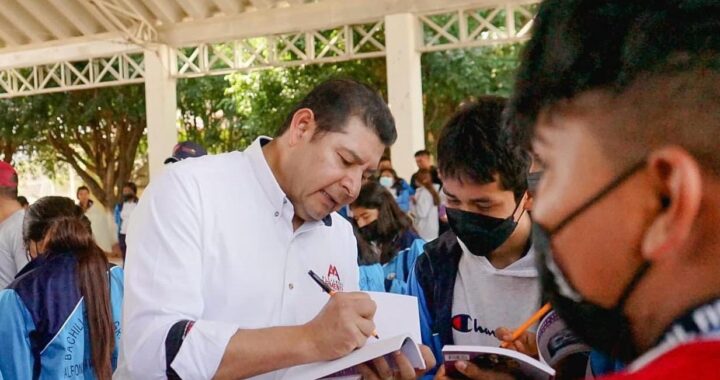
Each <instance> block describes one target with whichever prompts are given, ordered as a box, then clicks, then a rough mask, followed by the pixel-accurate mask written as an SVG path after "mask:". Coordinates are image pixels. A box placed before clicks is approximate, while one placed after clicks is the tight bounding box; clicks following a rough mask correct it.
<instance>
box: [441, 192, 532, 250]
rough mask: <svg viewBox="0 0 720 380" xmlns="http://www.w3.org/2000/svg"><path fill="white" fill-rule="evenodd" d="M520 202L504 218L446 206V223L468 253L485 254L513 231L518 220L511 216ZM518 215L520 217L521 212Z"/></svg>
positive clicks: (499, 244) (498, 245) (501, 242)
mask: <svg viewBox="0 0 720 380" xmlns="http://www.w3.org/2000/svg"><path fill="white" fill-rule="evenodd" d="M520 203H521V202H518V203H517V204H516V205H515V210H513V212H512V214H510V216H508V217H507V218H505V219H501V218H495V217H492V216H489V215H483V214H477V213H474V212H468V211H462V210H459V209H454V208H448V209H447V217H448V224H450V229H452V231H453V233H455V235H456V236H457V237H458V238H459V239H460V241H462V242H463V244H465V246H466V247H467V249H468V250H469V251H470V253H472V254H473V255H475V256H487V255H489V254H490V253H491V252H492V251H494V250H496V249H497V248H498V247H500V246H501V245H502V244H503V243H505V241H507V239H508V238H510V235H512V233H513V232H514V231H515V228H516V227H517V225H518V222H516V221H515V220H514V219H513V216H514V215H515V212H517V208H518V207H520ZM523 212H524V211H523ZM520 216H521V217H522V214H521V215H520ZM518 220H519V219H518Z"/></svg>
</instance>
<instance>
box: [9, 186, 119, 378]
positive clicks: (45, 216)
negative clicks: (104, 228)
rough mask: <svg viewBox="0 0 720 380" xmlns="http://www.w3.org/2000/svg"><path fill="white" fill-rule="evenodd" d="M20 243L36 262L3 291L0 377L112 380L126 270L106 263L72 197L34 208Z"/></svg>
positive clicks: (50, 199) (47, 199)
mask: <svg viewBox="0 0 720 380" xmlns="http://www.w3.org/2000/svg"><path fill="white" fill-rule="evenodd" d="M23 239H24V241H25V246H26V248H27V249H28V253H29V255H30V257H31V258H32V261H30V263H29V264H28V265H27V266H26V267H25V268H23V270H22V271H21V272H20V273H19V274H18V276H17V277H16V278H15V280H14V281H13V282H12V283H11V284H10V285H9V286H8V287H7V288H6V289H5V290H2V291H0V342H2V344H0V357H1V358H2V360H0V378H4V379H61V378H62V379H99V380H110V379H111V378H112V372H113V370H114V368H115V366H116V363H117V346H118V343H119V337H120V329H119V326H120V313H121V305H122V299H123V273H122V269H121V268H119V267H116V266H114V265H111V264H110V263H109V262H108V260H107V258H106V256H105V253H104V252H103V251H102V250H101V249H100V248H99V247H98V246H97V245H96V244H95V241H94V240H93V238H92V231H91V228H90V222H89V220H88V219H87V217H85V215H84V214H83V210H82V209H81V208H80V207H79V206H77V205H76V204H75V203H74V202H73V201H72V200H71V199H70V198H65V197H44V198H41V199H40V200H38V201H37V202H35V203H33V204H32V206H30V208H29V209H28V211H27V213H26V214H25V220H24V223H23Z"/></svg>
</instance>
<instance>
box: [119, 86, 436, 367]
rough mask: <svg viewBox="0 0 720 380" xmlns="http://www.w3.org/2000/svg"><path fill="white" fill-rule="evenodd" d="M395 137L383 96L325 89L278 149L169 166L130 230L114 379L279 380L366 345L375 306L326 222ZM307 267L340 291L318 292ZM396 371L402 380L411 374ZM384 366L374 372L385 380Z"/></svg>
mask: <svg viewBox="0 0 720 380" xmlns="http://www.w3.org/2000/svg"><path fill="white" fill-rule="evenodd" d="M395 139H396V131H395V126H394V122H393V119H392V116H391V115H390V111H389V110H388V108H387V105H386V104H385V103H384V102H383V101H382V99H381V98H380V97H379V96H378V95H377V93H375V92H374V91H372V90H371V89H369V88H368V87H366V86H364V85H361V84H359V83H356V82H353V81H348V80H333V81H329V82H325V83H323V84H321V85H319V86H318V87H317V88H315V89H314V90H313V91H312V92H311V93H310V94H309V95H308V96H307V97H306V98H305V99H303V100H302V101H301V102H300V104H299V105H298V106H297V107H296V108H295V110H294V111H293V112H292V113H291V114H290V116H289V117H288V118H287V120H286V122H285V123H284V125H283V126H282V128H281V130H280V131H279V133H278V137H277V138H276V139H275V140H271V139H268V138H259V139H257V140H256V141H255V142H254V143H253V144H252V145H251V146H250V147H249V148H248V149H247V150H246V151H244V152H232V153H226V154H219V155H215V156H205V157H201V158H196V159H193V160H185V161H182V162H179V163H176V164H174V165H172V166H170V167H168V168H167V171H166V172H165V173H164V174H163V175H161V176H160V177H159V178H157V179H154V180H153V182H152V183H151V184H150V186H149V187H148V188H147V190H146V191H145V193H144V194H143V199H142V200H141V201H140V203H139V204H138V206H137V208H136V209H135V212H134V214H133V217H132V223H131V224H130V230H129V231H128V252H129V254H128V260H127V263H126V276H125V305H124V310H123V312H124V315H123V327H122V331H123V337H122V342H123V343H122V347H121V354H120V369H119V373H118V376H119V377H122V378H142V379H159V378H166V377H167V378H171V379H177V378H182V379H209V378H216V379H225V378H246V377H252V376H257V378H261V379H280V378H282V376H283V375H284V372H285V371H283V369H285V368H288V367H292V366H295V365H300V364H305V363H310V362H315V361H322V360H331V359H335V358H338V357H340V356H343V355H346V354H348V353H350V352H351V351H352V350H354V349H355V348H357V347H359V346H361V345H362V344H364V342H365V341H366V339H367V337H369V336H371V335H372V333H373V330H374V324H373V321H372V318H373V315H374V312H375V305H374V303H373V302H372V300H370V298H369V297H368V296H367V295H365V294H362V293H356V292H355V291H356V290H358V286H359V281H358V268H357V248H356V242H355V238H354V236H353V232H352V228H351V227H350V225H349V223H347V222H346V221H345V220H344V219H343V218H342V217H340V216H339V215H337V214H336V213H334V211H336V210H338V209H339V208H340V207H341V206H342V205H344V204H347V203H349V202H351V201H352V200H353V199H355V198H356V197H357V195H358V192H359V188H360V182H361V177H362V175H363V173H364V172H366V171H368V170H371V169H374V168H375V167H377V164H378V160H379V159H380V156H381V155H382V153H383V151H384V150H385V148H386V147H387V146H389V145H391V144H392V143H393V142H394V141H395ZM310 270H312V271H314V272H316V273H318V274H319V275H321V276H322V277H323V279H324V280H325V282H326V283H328V284H329V285H330V286H332V287H333V288H334V289H335V290H336V291H338V293H337V294H335V295H334V296H332V297H330V296H328V295H327V294H326V293H324V292H322V291H321V289H320V288H319V287H318V285H317V284H316V283H314V282H313V281H312V279H311V278H310V277H309V276H308V271H310ZM323 305H324V306H323ZM426 353H427V352H426ZM429 360H430V361H432V359H431V356H430V357H429ZM396 361H397V363H398V365H399V367H400V372H401V373H399V375H400V377H402V378H410V377H415V375H416V373H415V371H414V370H413V368H412V367H411V366H410V365H409V363H408V362H407V360H405V358H404V357H399V358H398V359H397V360H396ZM383 363H384V362H382V363H381V362H378V363H375V364H376V365H375V372H377V375H380V376H382V377H387V376H389V375H392V373H391V372H390V371H389V369H388V366H387V363H384V364H385V365H383ZM363 370H364V371H368V370H369V366H367V367H363ZM367 375H368V378H373V376H376V374H375V373H370V372H368V373H367Z"/></svg>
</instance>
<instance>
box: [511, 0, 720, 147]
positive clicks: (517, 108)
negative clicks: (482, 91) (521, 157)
mask: <svg viewBox="0 0 720 380" xmlns="http://www.w3.org/2000/svg"><path fill="white" fill-rule="evenodd" d="M719 52H720V2H718V1H717V0H633V1H626V0H605V1H598V0H546V1H544V2H543V3H542V5H540V7H539V10H538V14H537V17H536V18H535V21H534V26H533V32H532V38H531V40H530V41H529V42H528V44H527V45H526V47H525V50H524V52H523V57H522V62H521V65H520V68H519V71H518V74H517V81H516V84H515V89H514V95H513V97H512V99H511V101H510V104H509V107H508V113H507V122H508V125H509V126H510V127H511V128H512V129H513V131H514V137H515V138H516V139H517V140H518V141H519V142H520V143H522V144H527V143H528V142H529V141H530V139H531V137H532V133H533V132H532V131H533V127H534V125H535V123H536V120H537V118H538V115H539V113H540V112H541V111H542V110H544V109H551V110H552V106H553V105H556V104H558V103H559V102H561V101H563V100H566V99H570V98H573V97H574V96H576V95H578V94H580V93H582V92H585V91H588V90H592V89H606V90H610V91H612V92H613V93H614V94H616V95H619V94H622V93H623V92H625V91H626V90H628V89H630V88H633V87H634V86H636V85H637V84H638V83H648V80H649V79H654V80H656V81H655V82H651V83H650V84H648V85H649V86H655V87H654V88H658V87H659V86H658V84H659V83H663V82H668V81H667V80H664V78H666V77H667V78H673V77H674V78H678V76H679V79H680V80H679V81H678V83H677V85H675V86H674V87H673V86H668V88H666V89H665V90H667V91H665V94H664V96H666V97H668V98H669V99H673V100H670V101H668V102H670V103H675V105H676V106H674V107H669V108H670V109H666V110H664V112H666V113H667V112H674V111H675V110H677V109H679V108H682V107H684V106H685V104H690V105H691V107H698V106H699V105H700V103H701V101H704V102H706V103H710V102H712V101H711V100H709V99H715V100H714V106H711V107H710V111H711V112H712V113H713V117H708V118H707V120H708V122H709V123H711V124H709V125H711V127H710V128H714V131H715V132H707V130H705V132H704V133H705V138H704V140H705V142H704V143H705V144H709V142H707V140H708V137H710V136H715V140H714V141H713V142H712V144H716V143H717V139H716V138H717V136H718V132H717V131H718V129H717V128H718V123H720V121H718V118H717V117H715V116H717V115H718V111H717V109H718V108H719V107H720V102H718V101H717V99H718V95H719V94H720V90H718V86H719V85H720V83H717V82H715V83H712V82H711V83H710V84H709V85H708V84H707V82H708V81H717V78H718V74H720V73H719V69H720V54H719ZM711 73H712V79H711V77H710V75H709V74H711ZM683 74H685V75H686V76H685V77H683V76H682V75H683ZM688 74H689V75H688ZM703 76H704V77H705V80H704V81H702V80H699V78H701V77H703ZM693 78H694V79H695V81H693ZM658 79H659V80H658ZM656 104H657V102H656ZM680 104H682V106H680ZM708 105H709V104H705V105H704V106H705V107H706V108H707V106H708ZM639 112H642V111H639ZM690 113H691V114H692V113H694V111H691V112H690ZM712 119H714V120H715V121H714V122H713V121H712ZM650 122H651V124H652V126H650V125H648V124H645V123H643V122H642V121H641V122H640V123H636V124H638V127H639V128H637V129H645V131H644V132H643V131H640V132H635V131H634V132H633V133H636V134H637V133H645V134H648V135H649V136H652V135H655V136H656V138H657V139H658V140H657V143H667V142H668V141H674V142H675V143H680V144H683V142H684V141H687V143H686V144H684V145H685V146H686V148H688V149H689V150H691V151H692V150H693V148H692V147H691V146H693V145H695V146H697V147H698V148H697V149H696V152H697V151H698V150H702V152H701V153H700V154H698V155H697V156H702V155H704V154H706V151H709V150H710V148H711V147H710V146H709V145H708V146H705V145H703V144H702V142H700V140H701V139H699V138H697V137H696V139H697V140H696V141H692V140H690V139H689V138H688V137H687V136H683V135H682V131H683V130H685V133H686V135H689V131H687V128H695V130H694V131H696V132H695V135H696V136H697V135H698V134H700V133H702V132H701V131H702V128H700V127H698V126H697V125H693V123H685V124H684V125H682V124H681V125H669V124H672V123H667V122H665V124H666V126H665V128H667V130H666V131H660V130H658V129H657V128H659V125H660V124H662V122H657V121H650ZM612 127H615V128H616V129H615V131H614V133H610V134H609V135H613V134H614V135H615V136H616V137H617V138H623V139H625V140H627V141H629V142H631V141H636V140H635V139H632V138H629V137H628V136H623V134H622V133H618V132H619V131H618V130H617V128H618V127H620V126H608V128H612ZM667 131H670V132H671V133H670V134H671V135H668V134H667V133H666V132H667ZM622 132H625V131H622ZM633 137H639V138H641V140H637V141H645V142H647V141H648V140H644V139H645V136H644V135H643V136H639V135H638V136H633ZM651 138H652V137H651ZM663 139H664V140H663ZM683 139H685V140H683ZM707 154H712V153H707ZM716 157H717V155H716ZM716 160H718V159H716Z"/></svg>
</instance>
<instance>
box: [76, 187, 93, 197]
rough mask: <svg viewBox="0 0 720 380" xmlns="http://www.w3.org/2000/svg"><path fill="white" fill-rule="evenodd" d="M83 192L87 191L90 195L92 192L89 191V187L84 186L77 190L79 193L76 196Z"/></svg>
mask: <svg viewBox="0 0 720 380" xmlns="http://www.w3.org/2000/svg"><path fill="white" fill-rule="evenodd" d="M81 190H85V191H87V192H88V193H89V192H90V189H88V187H87V186H85V185H82V186H80V187H78V188H77V191H76V192H75V195H76V196H77V195H78V194H80V191H81Z"/></svg>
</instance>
